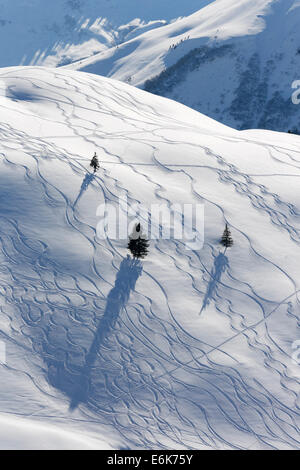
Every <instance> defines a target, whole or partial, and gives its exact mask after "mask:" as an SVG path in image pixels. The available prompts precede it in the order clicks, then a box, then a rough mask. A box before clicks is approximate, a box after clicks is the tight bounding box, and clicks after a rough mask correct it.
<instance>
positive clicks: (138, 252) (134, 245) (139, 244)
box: [127, 223, 149, 259]
mask: <svg viewBox="0 0 300 470" xmlns="http://www.w3.org/2000/svg"><path fill="white" fill-rule="evenodd" d="M148 247H149V240H147V239H146V238H145V237H144V236H143V235H142V233H141V224H140V223H138V224H136V226H135V230H134V232H133V234H132V235H131V236H130V237H129V242H128V245H127V248H128V250H130V252H131V254H132V255H133V257H134V258H142V259H143V258H145V257H146V256H147V254H148Z"/></svg>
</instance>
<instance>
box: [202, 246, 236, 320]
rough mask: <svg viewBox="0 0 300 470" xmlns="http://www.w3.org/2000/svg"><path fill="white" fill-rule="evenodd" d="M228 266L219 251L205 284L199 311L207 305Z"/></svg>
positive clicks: (226, 259) (223, 255) (226, 260)
mask: <svg viewBox="0 0 300 470" xmlns="http://www.w3.org/2000/svg"><path fill="white" fill-rule="evenodd" d="M228 266H229V263H228V258H227V256H225V254H224V253H219V255H218V256H217V257H216V259H215V262H214V266H213V269H212V271H211V273H210V277H211V279H210V281H209V283H208V286H207V290H206V294H205V297H204V300H203V304H202V308H201V312H203V310H204V309H205V308H206V307H207V306H208V305H209V303H210V301H211V299H212V298H213V294H214V292H215V289H216V287H217V285H218V283H219V282H220V279H221V276H222V274H223V272H224V271H225V269H226V268H227V267H228Z"/></svg>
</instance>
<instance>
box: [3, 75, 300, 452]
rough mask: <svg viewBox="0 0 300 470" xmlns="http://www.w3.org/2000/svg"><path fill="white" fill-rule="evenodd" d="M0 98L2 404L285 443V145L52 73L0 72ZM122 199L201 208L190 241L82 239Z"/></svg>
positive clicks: (152, 435)
mask: <svg viewBox="0 0 300 470" xmlns="http://www.w3.org/2000/svg"><path fill="white" fill-rule="evenodd" d="M0 95H1V96H0V112H1V121H0V122H1V124H0V133H1V149H0V152H1V158H0V261H1V262H0V340H1V341H4V342H5V344H6V352H7V358H6V363H5V364H2V365H1V364H0V383H1V391H0V413H2V414H3V413H5V414H9V415H10V416H11V417H12V418H13V417H19V418H18V419H21V418H22V416H23V419H25V418H26V420H27V419H30V420H31V421H34V423H35V425H36V426H37V425H39V426H42V427H43V429H44V428H45V427H46V428H47V426H48V425H49V430H48V432H49V433H51V432H52V426H59V427H60V428H61V429H62V430H63V431H64V432H65V433H72V436H74V433H76V434H78V436H79V437H82V435H85V436H86V439H88V442H90V441H89V439H91V440H92V444H91V445H95V440H96V439H99V440H100V442H99V443H98V444H97V445H99V446H101V445H103V444H102V441H104V440H105V441H106V442H107V443H108V445H109V446H110V447H113V448H120V447H122V448H138V447H142V448H148V449H149V448H155V449H157V448H174V449H175V448H197V449H198V448H201V449H208V448H214V449H217V448H218V449H223V448H225V449H246V448H252V449H254V448H263V449H271V448H276V449H290V448H293V449H295V448H299V447H300V446H299V444H300V443H299V424H300V423H299V406H300V402H299V370H300V369H299V367H300V366H299V365H297V364H295V363H293V362H292V357H291V356H292V353H293V349H292V345H293V342H294V341H296V340H298V339H299V329H298V328H299V289H300V286H299V279H300V264H299V260H298V252H299V251H298V250H299V244H300V233H299V228H300V226H299V215H300V196H299V194H300V193H299V177H300V138H299V137H297V136H293V135H287V134H280V133H274V132H269V131H254V130H253V131H243V132H240V131H236V130H233V129H231V128H229V127H226V126H224V125H221V124H219V123H217V122H215V121H213V120H211V119H209V118H207V117H206V116H204V115H201V114H198V113H197V112H196V111H193V110H191V109H189V108H186V107H184V106H182V105H180V104H178V103H175V102H172V101H170V100H167V99H164V98H161V97H157V96H152V95H150V94H148V93H146V92H143V91H141V90H139V89H136V88H134V87H130V86H129V85H126V84H124V83H120V82H117V81H114V80H111V79H107V78H101V77H97V76H93V75H89V74H84V73H80V72H73V71H68V70H65V69H46V68H35V67H15V68H7V69H1V71H0ZM95 150H96V151H97V153H98V155H99V159H100V164H101V169H100V170H99V172H98V173H96V175H92V174H91V173H90V167H89V161H90V159H91V157H92V155H93V153H94V151H95ZM126 196H127V198H128V201H129V204H130V206H132V205H133V204H135V203H136V202H137V201H139V202H141V203H142V204H144V206H145V207H148V206H149V204H151V203H166V204H167V205H169V204H170V203H174V202H177V203H181V204H182V203H192V204H199V203H204V205H205V244H204V247H203V249H202V250H195V251H190V250H187V249H186V247H185V245H184V244H183V243H181V242H180V241H176V240H162V239H159V240H152V241H151V244H150V253H149V256H148V257H147V258H146V259H145V260H144V261H142V262H133V261H132V260H130V259H128V258H127V250H126V240H113V239H107V240H102V239H100V238H99V237H97V236H96V226H97V224H98V222H99V217H97V215H96V212H97V207H98V206H99V204H102V203H103V202H104V201H106V202H109V203H111V204H117V201H118V198H120V197H121V198H123V199H124V198H125V197H126ZM226 222H227V223H228V224H229V227H230V230H231V232H232V236H233V239H234V246H233V247H232V248H230V249H228V250H227V251H226V252H225V253H224V250H223V249H222V247H221V246H220V245H219V239H220V237H221V235H222V232H223V229H224V226H225V223H226ZM20 415H21V416H20ZM1 423H2V424H1ZM26 423H27V421H26V422H25V423H24V425H26ZM27 427H28V433H29V432H30V429H32V446H33V447H34V446H35V445H36V440H37V439H36V430H35V429H36V428H35V427H32V428H31V427H30V425H28V426H27ZM50 428H51V429H50ZM0 429H1V432H2V435H3V420H1V422H0ZM104 436H105V437H104ZM79 437H78V438H79ZM54 444H55V443H54ZM26 445H27V447H28V445H29V446H30V443H29V444H28V443H26ZM66 445H67V444H66ZM68 445H69V446H71V447H72V446H74V447H77V446H80V445H84V443H83V442H82V441H81V444H79V443H74V441H72V440H71V438H70V444H68ZM89 445H90V444H89ZM21 446H22V443H20V441H17V440H16V442H15V447H16V448H20V447H21Z"/></svg>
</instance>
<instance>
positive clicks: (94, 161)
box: [90, 152, 100, 173]
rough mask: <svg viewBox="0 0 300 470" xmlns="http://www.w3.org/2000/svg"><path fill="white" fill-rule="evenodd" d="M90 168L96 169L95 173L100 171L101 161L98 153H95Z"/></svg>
mask: <svg viewBox="0 0 300 470" xmlns="http://www.w3.org/2000/svg"><path fill="white" fill-rule="evenodd" d="M90 166H91V167H92V168H94V173H96V171H97V170H99V168H100V165H99V161H98V157H97V154H96V152H95V154H94V156H93V158H92V160H91V163H90Z"/></svg>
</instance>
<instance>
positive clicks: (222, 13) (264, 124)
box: [66, 0, 300, 131]
mask: <svg viewBox="0 0 300 470" xmlns="http://www.w3.org/2000/svg"><path fill="white" fill-rule="evenodd" d="M299 21H300V3H299V1H297V0H240V1H238V2H237V1H236V0H215V1H212V2H210V3H209V4H208V5H204V6H203V7H202V6H200V5H199V8H198V10H197V11H196V12H193V13H192V14H189V15H185V17H184V18H182V19H178V21H176V22H173V23H171V24H166V25H161V26H160V27H158V28H156V29H153V30H151V31H149V32H145V33H143V34H140V35H137V37H134V38H130V37H128V38H125V40H124V41H123V43H122V44H120V45H119V46H118V47H112V48H110V49H107V50H105V51H101V52H100V53H99V54H96V55H94V56H93V57H91V56H90V57H87V58H86V59H84V60H82V61H80V62H75V63H72V64H70V65H67V66H66V67H67V68H70V69H74V70H83V71H86V72H91V73H97V74H100V75H105V76H108V77H111V78H115V79H118V80H122V81H125V82H126V81H130V83H131V84H132V85H135V86H138V87H141V88H145V89H146V90H147V91H150V92H151V93H156V94H158V95H161V96H166V97H168V98H171V99H174V100H176V101H179V102H181V103H183V104H185V105H187V106H190V107H192V108H194V109H196V110H197V111H199V112H201V113H204V114H206V115H208V116H210V117H212V118H214V119H216V120H218V121H219V122H223V123H225V124H227V125H229V126H231V127H234V128H237V129H249V128H262V129H272V130H275V131H287V130H288V129H291V128H293V127H297V128H298V129H299V128H300V118H299V110H300V107H299V106H295V105H294V104H293V103H292V100H291V96H292V93H293V90H292V83H293V82H294V80H299V79H300V76H299V69H300V30H299ZM141 32H142V31H141ZM174 46H176V48H175V49H174Z"/></svg>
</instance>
